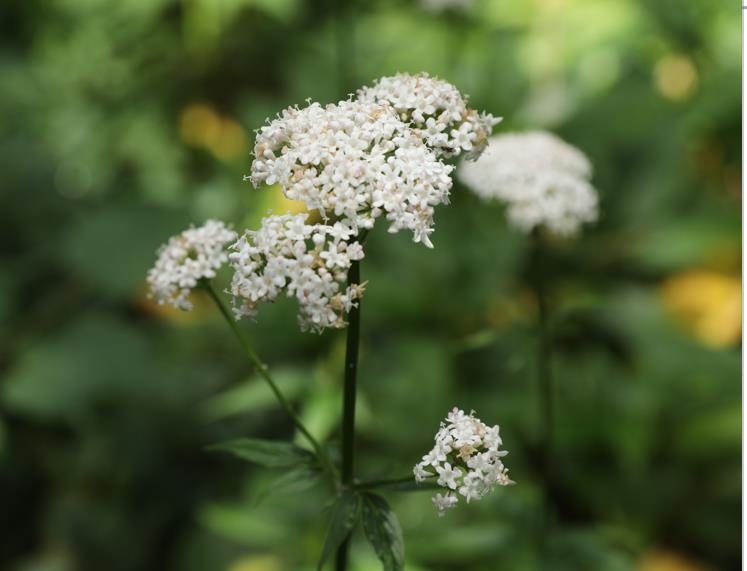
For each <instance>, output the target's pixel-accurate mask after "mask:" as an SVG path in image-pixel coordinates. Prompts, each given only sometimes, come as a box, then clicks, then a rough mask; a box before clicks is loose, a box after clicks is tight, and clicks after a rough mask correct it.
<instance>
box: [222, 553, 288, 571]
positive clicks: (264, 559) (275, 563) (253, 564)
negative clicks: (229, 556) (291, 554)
mask: <svg viewBox="0 0 747 571" xmlns="http://www.w3.org/2000/svg"><path fill="white" fill-rule="evenodd" d="M283 569H285V567H284V566H283V563H282V561H281V560H280V559H278V558H277V557H275V556H273V555H252V556H249V557H242V558H241V559H239V560H237V561H234V562H233V563H231V565H229V566H228V568H227V570H226V571H282V570H283Z"/></svg>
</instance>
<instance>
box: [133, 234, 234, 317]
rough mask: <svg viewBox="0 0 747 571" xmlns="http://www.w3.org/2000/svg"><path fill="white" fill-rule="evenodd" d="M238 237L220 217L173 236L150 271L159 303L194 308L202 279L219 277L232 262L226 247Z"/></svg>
mask: <svg viewBox="0 0 747 571" xmlns="http://www.w3.org/2000/svg"><path fill="white" fill-rule="evenodd" d="M234 240H236V232H234V231H233V230H231V229H230V228H228V227H227V226H226V225H225V224H224V223H223V222H220V221H218V220H208V221H207V222H205V224H203V225H202V226H200V227H199V228H189V229H188V230H185V231H184V232H182V233H181V234H177V235H176V236H172V237H171V238H170V239H169V241H168V243H166V244H164V245H163V246H161V248H160V249H159V250H158V259H157V260H156V265H155V266H154V267H153V268H152V269H151V270H150V271H149V272H148V277H147V281H148V285H149V287H150V295H151V296H152V297H153V298H154V299H155V300H156V301H157V302H158V303H159V304H162V303H169V304H171V305H173V306H174V307H177V308H179V309H184V310H190V309H192V302H191V301H190V300H189V294H190V292H191V291H192V289H194V288H195V287H196V286H197V283H198V282H199V281H200V280H201V279H211V278H214V277H215V272H216V271H217V270H218V269H219V268H220V267H221V266H222V265H223V264H225V263H226V262H227V261H228V253H227V252H226V246H227V245H228V244H229V243H231V242H233V241H234Z"/></svg>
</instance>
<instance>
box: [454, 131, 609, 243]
mask: <svg viewBox="0 0 747 571" xmlns="http://www.w3.org/2000/svg"><path fill="white" fill-rule="evenodd" d="M458 175H459V178H460V180H461V181H462V182H463V183H464V184H465V185H467V186H468V187H469V188H470V189H472V190H473V191H474V192H475V194H477V195H478V196H480V197H482V198H484V199H498V200H500V201H502V202H504V203H505V204H506V205H507V207H508V211H507V214H508V218H509V221H510V222H511V223H512V224H513V225H515V226H517V227H518V228H520V229H521V230H523V231H525V232H529V231H531V230H532V229H533V228H535V227H537V226H545V227H547V228H548V229H549V230H550V231H552V232H554V233H556V234H560V235H569V234H573V233H575V232H576V231H577V230H578V228H579V227H580V226H581V224H583V223H586V222H593V221H595V220H596V219H597V203H598V199H597V192H596V190H595V189H594V187H592V186H591V184H590V182H589V179H590V178H591V164H590V163H589V159H587V158H586V156H585V155H584V154H583V153H582V152H581V151H579V150H578V149H577V148H575V147H572V146H571V145H569V144H567V143H565V142H564V141H562V140H561V139H559V138H558V137H556V136H555V135H552V134H551V133H546V132H542V131H533V132H526V133H508V134H505V135H499V136H496V137H493V138H491V139H490V143H489V145H488V147H487V149H486V150H485V152H484V153H483V154H482V156H481V157H480V159H479V160H478V161H476V162H472V163H468V162H464V163H462V165H461V166H460V168H459V171H458Z"/></svg>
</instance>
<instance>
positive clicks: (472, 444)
mask: <svg viewBox="0 0 747 571" xmlns="http://www.w3.org/2000/svg"><path fill="white" fill-rule="evenodd" d="M435 442H436V444H435V445H434V447H433V449H432V450H431V451H430V452H428V454H426V455H425V456H423V459H422V461H421V462H419V463H418V464H416V465H415V468H414V469H413V473H414V474H415V481H417V482H422V481H424V480H425V479H426V478H431V477H436V476H437V477H438V480H437V482H438V485H439V486H442V487H444V488H447V492H446V493H445V494H436V495H435V496H433V504H434V505H435V506H436V508H437V509H438V512H439V515H440V516H442V515H444V514H445V513H446V510H447V509H450V508H453V507H456V505H457V503H458V502H459V496H460V495H461V496H462V497H463V498H464V499H465V500H467V502H469V501H470V500H473V499H481V498H483V497H484V496H486V495H487V494H488V493H490V492H491V491H492V490H493V488H495V487H496V486H507V485H509V484H512V483H513V482H512V481H511V480H510V479H509V477H508V469H507V468H506V467H505V466H504V465H503V462H502V461H501V458H503V456H505V455H506V454H508V452H507V451H505V450H501V445H502V444H503V441H502V440H501V437H500V428H499V427H498V426H497V425H496V426H488V425H486V424H484V423H483V422H482V421H481V420H480V419H479V418H476V417H475V415H474V412H472V413H470V414H465V412H464V411H463V410H460V409H458V408H456V407H455V408H454V409H453V410H452V411H451V412H450V413H449V414H448V415H447V416H446V422H442V423H441V427H440V429H439V431H438V432H437V433H436V437H435Z"/></svg>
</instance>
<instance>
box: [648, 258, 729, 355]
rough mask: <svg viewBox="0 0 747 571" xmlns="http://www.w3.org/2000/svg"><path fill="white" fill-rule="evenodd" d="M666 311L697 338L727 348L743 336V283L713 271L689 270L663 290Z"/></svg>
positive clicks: (666, 283) (676, 276) (710, 344)
mask: <svg viewBox="0 0 747 571" xmlns="http://www.w3.org/2000/svg"><path fill="white" fill-rule="evenodd" d="M661 295H662V298H663V301H664V305H665V306H666V308H667V309H668V310H669V311H670V312H671V313H672V315H674V316H675V318H676V319H677V320H678V321H679V322H680V323H681V324H682V325H683V326H684V327H685V328H687V329H688V330H689V331H690V332H691V333H692V334H693V335H695V337H697V338H698V339H699V340H700V341H701V342H703V343H704V344H706V345H708V346H711V347H727V346H729V345H733V344H734V343H736V342H738V341H739V339H740V338H741V336H742V281H741V279H740V278H739V276H733V275H729V274H723V273H719V272H715V271H710V270H688V271H685V272H682V273H679V274H676V275H674V276H672V277H670V278H669V279H667V280H666V281H665V282H664V283H663V284H662V286H661Z"/></svg>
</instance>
